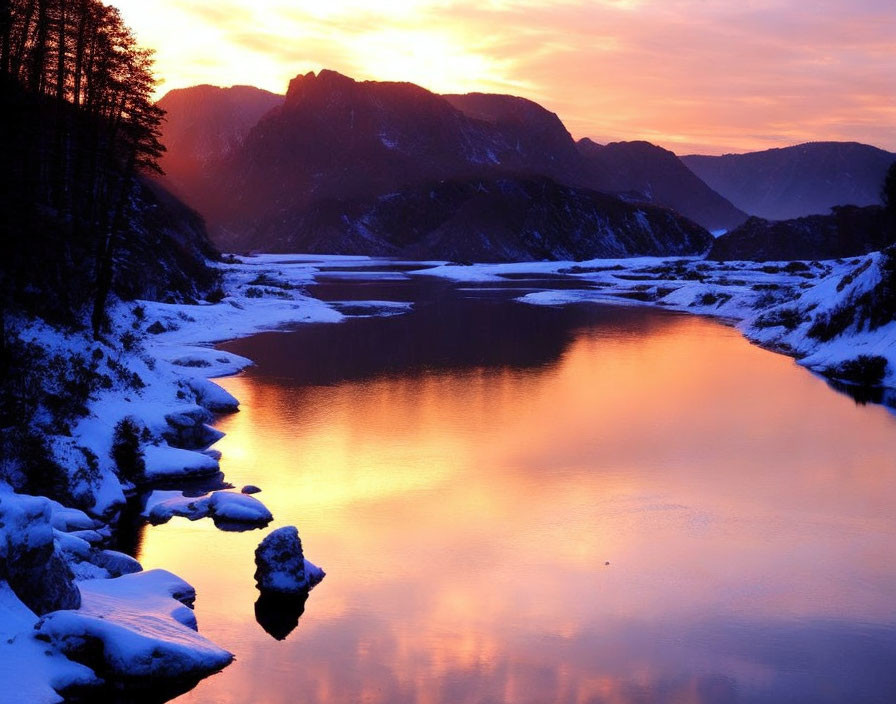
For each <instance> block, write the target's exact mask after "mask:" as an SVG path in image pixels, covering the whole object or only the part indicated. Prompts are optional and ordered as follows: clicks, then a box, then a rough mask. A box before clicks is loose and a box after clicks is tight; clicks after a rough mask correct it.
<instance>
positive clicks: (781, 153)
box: [681, 142, 896, 220]
mask: <svg viewBox="0 0 896 704" xmlns="http://www.w3.org/2000/svg"><path fill="white" fill-rule="evenodd" d="M681 159H682V161H683V162H684V163H685V164H686V165H687V166H688V167H689V168H690V169H691V170H692V171H693V172H694V173H695V174H697V176H699V177H700V178H702V179H703V180H704V181H705V182H706V183H707V184H709V186H710V187H711V188H713V189H715V190H716V191H718V192H719V193H721V194H722V195H723V196H725V197H726V198H727V199H728V200H730V201H731V202H732V203H734V205H736V206H737V207H738V208H740V209H741V210H744V211H745V212H747V213H750V214H751V215H756V216H759V217H762V218H767V219H769V220H786V219H789V218H797V217H801V216H804V215H814V214H825V213H827V212H828V211H829V210H830V209H831V208H832V207H833V206H835V205H859V206H864V205H879V204H880V189H881V184H882V183H883V179H884V174H885V173H886V171H887V168H888V167H889V165H890V164H891V163H893V161H894V160H896V154H892V153H890V152H886V151H884V150H882V149H878V148H876V147H871V146H868V145H867V144H858V143H856V142H810V143H807V144H799V145H796V146H793V147H785V148H783V149H768V150H766V151H761V152H751V153H748V154H725V155H724V156H696V155H692V156H684V157H682V158H681Z"/></svg>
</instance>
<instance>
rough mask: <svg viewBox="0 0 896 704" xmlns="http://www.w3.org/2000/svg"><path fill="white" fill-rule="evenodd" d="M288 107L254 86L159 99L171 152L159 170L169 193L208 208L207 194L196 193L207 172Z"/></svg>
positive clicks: (195, 90) (179, 92)
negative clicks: (268, 118) (261, 121)
mask: <svg viewBox="0 0 896 704" xmlns="http://www.w3.org/2000/svg"><path fill="white" fill-rule="evenodd" d="M282 102H283V96H282V95H276V94H274V93H269V92H268V91H266V90H261V89H259V88H254V87H252V86H233V87H232V88H218V87H217V86H209V85H201V86H194V87H192V88H182V89H176V90H172V91H169V92H168V93H166V94H165V96H164V97H163V98H162V99H161V100H159V102H158V105H159V107H161V108H163V109H164V110H165V112H166V118H165V122H164V124H163V125H162V142H163V143H164V144H165V146H166V148H167V151H166V152H165V153H164V155H163V156H162V158H161V160H160V162H159V165H160V166H161V167H162V169H163V170H164V171H165V179H164V180H165V181H166V183H167V184H168V185H169V187H170V188H172V189H174V190H175V191H177V192H179V193H185V194H187V196H188V197H189V199H190V200H191V201H192V203H193V205H194V207H197V208H203V206H204V204H205V203H206V202H207V200H208V198H207V195H206V194H205V193H203V192H201V191H197V186H199V185H200V184H204V183H205V182H206V180H207V179H206V178H205V176H206V171H207V170H209V169H213V168H214V166H215V164H217V163H218V162H219V161H221V159H222V158H224V157H226V156H227V155H229V154H230V153H231V152H232V151H233V150H234V149H236V148H237V147H238V146H239V145H241V144H242V143H243V140H244V139H245V137H246V135H247V134H248V132H249V130H250V129H252V127H254V126H255V124H256V123H257V122H258V120H259V118H260V117H261V116H262V115H264V114H265V113H266V112H268V111H269V110H271V109H272V108H274V107H276V106H277V105H280V104H281V103H282Z"/></svg>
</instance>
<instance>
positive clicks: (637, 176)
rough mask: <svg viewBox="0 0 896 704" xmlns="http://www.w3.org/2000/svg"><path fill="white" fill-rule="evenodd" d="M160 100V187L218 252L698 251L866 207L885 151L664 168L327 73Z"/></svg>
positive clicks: (503, 106) (483, 105) (530, 254)
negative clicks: (757, 223)
mask: <svg viewBox="0 0 896 704" xmlns="http://www.w3.org/2000/svg"><path fill="white" fill-rule="evenodd" d="M159 105H160V106H161V107H163V108H164V109H165V110H166V111H167V115H168V119H167V123H166V125H165V127H164V132H163V141H164V143H165V144H166V146H167V148H168V153H167V155H166V156H165V158H164V160H163V162H162V166H163V168H164V169H165V171H166V173H167V176H166V181H167V185H168V186H169V187H170V188H171V189H172V190H173V191H175V192H176V193H178V194H179V195H180V196H182V197H183V198H184V199H185V200H186V201H187V202H188V203H190V205H191V206H193V207H194V208H196V209H197V210H198V211H199V212H200V213H201V214H202V215H203V216H204V217H205V219H206V221H207V222H208V224H209V226H210V227H209V229H210V232H211V233H212V236H213V237H214V239H215V240H216V242H217V243H218V245H219V246H221V247H222V248H225V249H235V250H241V251H245V250H255V251H258V250H266V251H309V252H341V253H355V254H389V255H402V256H423V257H440V258H459V259H477V260H495V259H498V260H507V259H511V258H516V259H540V258H557V257H561V256H562V257H569V258H582V257H590V256H629V255H673V254H675V255H678V254H701V253H703V252H704V251H705V250H706V249H707V248H708V247H709V244H710V243H711V242H712V240H711V239H710V238H709V235H708V234H707V233H705V232H703V231H704V230H711V231H731V230H734V229H736V228H737V227H738V226H740V225H742V224H743V223H745V222H746V221H747V219H748V217H749V216H751V215H757V214H758V215H764V216H765V217H769V218H774V217H791V213H797V214H798V215H805V214H809V213H812V212H826V211H827V210H828V209H829V208H830V207H831V206H832V205H837V204H839V203H840V202H841V201H843V202H847V201H849V200H850V199H852V200H854V201H855V202H858V203H859V204H866V203H868V202H878V201H877V200H876V198H877V191H876V190H875V189H879V184H880V182H881V181H882V174H883V171H885V169H886V167H887V166H888V165H889V163H890V162H891V161H892V160H893V159H894V158H896V157H894V155H891V154H889V153H888V152H883V151H882V150H878V149H875V148H873V147H867V146H865V145H849V144H838V143H819V144H817V145H800V147H793V148H790V149H782V150H769V151H766V152H755V153H753V154H747V155H735V156H732V155H726V156H723V157H703V156H688V157H684V158H679V157H677V156H676V155H675V154H674V153H672V152H671V151H668V150H665V149H663V148H661V147H658V146H656V145H653V144H650V143H648V142H644V141H630V142H616V143H611V144H606V145H600V144H597V143H595V142H594V141H592V140H590V139H587V138H585V139H581V140H579V141H578V142H576V141H575V140H574V139H573V137H572V136H571V135H570V133H569V132H568V131H567V129H566V128H565V126H564V125H563V123H562V122H561V120H560V119H559V118H558V117H557V115H555V114H554V113H552V112H550V111H548V110H546V109H545V108H544V107H542V106H540V105H538V104H537V103H535V102H533V101H531V100H527V99H524V98H519V97H515V96H510V95H496V94H485V93H470V94H466V95H438V94H435V93H432V92H430V91H428V90H426V89H424V88H421V87H419V86H416V85H414V84H410V83H392V82H376V81H355V80H353V79H351V78H349V77H347V76H343V75H341V74H339V73H336V72H334V71H328V70H323V71H320V72H319V73H317V74H315V73H308V74H305V75H299V76H296V78H294V79H293V80H292V81H291V82H290V84H289V88H288V90H287V93H286V95H285V96H281V95H277V94H274V93H270V92H267V91H263V90H259V89H257V88H252V87H248V86H235V87H233V88H216V87H213V86H197V87H195V88H187V89H182V90H176V91H171V92H170V93H168V94H167V95H166V96H165V97H164V98H162V100H160V101H159ZM888 159H889V161H888ZM744 174H746V176H745V175H744ZM846 182H848V184H850V187H849V188H847V187H845V186H844V185H843V183H846ZM832 184H833V185H832ZM872 184H876V185H874V186H873V187H872ZM757 194H759V195H757ZM844 194H845V195H844ZM733 203H737V206H736V205H734V204H733ZM738 206H739V207H738ZM770 208H771V210H769V209H770ZM772 211H773V212H774V215H769V213H770V212H772ZM698 232H700V233H701V234H699V235H698V234H697V233H698Z"/></svg>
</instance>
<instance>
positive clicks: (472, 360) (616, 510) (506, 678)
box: [138, 282, 896, 704]
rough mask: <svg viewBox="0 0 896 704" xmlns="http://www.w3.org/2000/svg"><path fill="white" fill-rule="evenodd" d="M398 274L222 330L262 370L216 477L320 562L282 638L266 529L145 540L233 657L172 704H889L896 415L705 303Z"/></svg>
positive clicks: (226, 421) (233, 419)
mask: <svg viewBox="0 0 896 704" xmlns="http://www.w3.org/2000/svg"><path fill="white" fill-rule="evenodd" d="M366 286H367V288H364V287H365V284H364V283H363V282H358V283H356V284H351V283H348V284H333V285H331V286H329V287H328V286H327V285H324V286H321V287H320V288H319V290H318V293H319V295H321V296H322V297H329V298H338V299H341V300H344V299H346V298H352V297H353V296H354V297H356V298H358V299H361V298H369V297H371V296H372V293H371V288H370V287H371V286H372V284H369V283H368V284H366ZM404 286H405V287H404V288H403V285H399V284H395V285H394V286H392V288H391V289H390V287H389V285H386V287H385V288H386V289H387V290H381V289H382V286H381V287H380V289H377V290H376V295H377V296H380V297H387V296H388V297H391V298H393V299H401V298H402V297H404V298H410V299H414V300H417V301H418V304H417V305H416V307H415V309H414V310H413V312H411V313H409V314H407V315H400V316H394V317H385V318H376V317H374V318H354V319H351V320H349V321H347V322H345V323H340V324H329V325H305V326H301V327H299V328H298V329H296V330H293V331H290V332H278V333H264V334H260V335H256V336H254V337H251V338H246V339H243V340H237V341H234V342H231V343H228V344H227V345H225V346H224V347H225V348H226V349H228V350H230V351H233V352H236V353H239V354H242V355H246V356H248V357H250V358H252V359H254V360H255V361H256V363H257V365H256V366H255V367H252V368H251V369H249V370H248V371H247V372H245V373H243V374H241V375H239V376H235V377H230V378H226V379H222V380H220V383H221V384H222V385H223V386H224V387H225V388H226V389H227V390H229V391H230V392H231V393H233V394H235V395H236V396H237V397H238V398H239V399H240V401H241V411H240V412H239V413H236V414H234V415H230V416H226V417H223V418H222V419H220V422H219V423H218V426H217V427H219V428H220V429H221V430H223V431H224V432H225V433H226V434H227V435H226V437H224V438H223V439H222V440H221V441H220V442H219V443H218V444H217V445H216V447H217V448H218V449H220V450H221V452H222V453H223V458H222V461H221V466H222V470H223V471H224V473H225V475H226V478H227V480H228V481H230V482H231V483H233V484H234V485H235V486H236V487H240V486H242V485H243V484H247V483H252V484H257V485H258V486H260V487H261V488H262V490H263V491H262V493H260V494H258V495H257V496H258V498H259V499H261V500H263V501H264V502H265V503H266V505H267V506H268V507H269V508H270V509H271V511H272V512H273V513H274V516H275V522H274V523H273V524H272V526H271V527H277V526H280V525H289V524H293V525H296V526H297V527H298V529H299V533H300V535H301V537H302V540H303V543H304V548H305V554H306V557H308V558H309V559H310V560H312V561H313V562H315V563H316V564H319V565H320V566H322V567H323V568H324V569H325V570H326V572H327V577H326V579H324V581H323V582H322V583H321V584H320V585H319V586H317V587H316V588H315V589H314V590H313V591H312V592H311V594H310V597H309V598H308V600H307V603H305V604H304V605H303V606H304V613H303V614H301V618H300V619H299V622H298V626H297V627H296V628H295V629H294V630H290V629H291V626H292V624H291V623H290V617H289V616H281V617H279V618H273V619H272V618H271V617H270V616H269V615H268V616H266V615H265V614H264V612H262V613H261V616H260V618H259V619H257V618H256V606H255V602H256V599H257V596H258V592H257V591H256V589H255V587H254V581H253V571H254V564H253V551H254V549H255V547H256V545H257V544H258V542H259V540H260V539H261V537H262V536H263V534H264V532H259V531H249V532H245V533H226V532H222V531H219V530H217V529H216V528H215V527H214V525H213V524H212V523H211V522H210V521H197V522H195V523H190V522H188V521H186V520H184V519H175V520H173V521H171V522H170V523H168V524H166V525H162V526H156V527H149V528H147V529H145V531H144V532H143V534H142V536H141V539H140V545H139V551H138V557H139V559H140V560H141V562H142V563H143V565H144V566H145V567H146V568H153V567H163V568H165V569H169V570H171V571H173V572H175V573H176V574H178V575H180V576H182V577H183V578H185V579H186V580H187V581H189V582H190V583H192V584H193V585H194V586H195V587H196V591H197V595H198V597H197V602H196V614H197V618H198V621H199V626H200V630H201V632H202V633H203V634H204V635H206V636H207V637H209V638H211V639H212V640H214V641H215V642H216V643H218V644H219V645H221V646H222V647H225V648H227V649H229V650H231V651H233V652H234V653H235V654H236V658H237V659H236V661H235V662H234V664H233V665H231V666H230V667H228V668H227V669H226V670H225V671H223V672H222V673H220V674H218V675H215V676H213V677H210V678H208V679H207V680H205V681H203V682H201V683H200V684H199V685H198V686H197V687H196V688H195V689H193V690H192V691H191V692H188V693H187V694H185V695H183V696H182V697H180V698H179V699H178V701H182V702H185V703H186V702H192V703H200V702H201V703H203V704H212V703H213V704H224V703H226V702H233V703H239V704H246V703H248V702H251V703H253V704H275V703H277V704H279V703H283V704H286V703H287V702H289V703H293V702H319V703H328V704H329V703H332V704H341V703H348V702H366V703H382V704H397V703H401V702H415V703H419V704H436V703H445V704H465V703H467V702H469V703H473V702H477V703H479V702H508V703H514V704H516V703H520V702H532V703H542V702H569V703H581V704H585V703H596V702H734V701H738V702H780V701H788V702H807V703H808V702H812V703H813V704H817V703H818V702H844V701H850V702H891V701H893V700H894V698H896V550H894V549H893V547H894V545H896V511H894V506H896V415H894V414H893V412H892V411H889V410H887V409H885V408H884V407H881V406H874V405H867V406H864V405H858V404H857V403H856V402H854V401H853V400H852V399H850V398H849V397H848V396H846V395H843V394H840V393H838V392H836V391H834V390H832V389H831V388H830V387H829V386H828V385H827V384H826V383H825V382H824V381H823V380H821V379H820V378H818V377H817V376H815V375H813V374H811V373H810V372H808V371H806V370H805V369H803V368H801V367H799V366H797V365H796V364H795V362H794V361H793V360H792V359H790V358H788V357H785V356H781V355H776V354H773V353H771V352H768V351H765V350H762V349H760V348H758V347H755V346H753V345H751V344H749V343H748V342H747V341H746V340H744V339H743V338H742V337H741V335H740V334H739V333H738V332H737V331H736V330H734V329H732V328H730V327H727V326H725V325H723V324H721V323H719V322H717V321H713V320H710V319H707V318H700V317H695V316H689V315H683V314H675V313H670V312H668V311H662V310H656V309H652V308H647V307H622V306H603V305H593V304H592V305H574V306H567V307H564V308H554V307H538V306H530V305H525V304H522V303H516V302H514V301H512V300H511V299H510V297H509V296H508V295H507V293H506V292H502V291H491V290H484V289H481V290H467V291H464V290H460V291H455V290H453V289H452V288H451V287H450V286H449V285H448V284H444V285H435V284H433V285H431V286H422V287H420V286H418V287H417V288H406V286H407V285H404ZM265 532H266V531H265ZM295 615H296V614H293V617H294V616H295ZM259 621H261V624H260V623H259ZM263 626H264V627H263ZM265 628H267V630H265ZM269 631H270V632H273V634H274V635H271V633H269ZM278 638H282V639H278Z"/></svg>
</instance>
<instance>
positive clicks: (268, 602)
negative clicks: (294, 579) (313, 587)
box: [255, 591, 309, 640]
mask: <svg viewBox="0 0 896 704" xmlns="http://www.w3.org/2000/svg"><path fill="white" fill-rule="evenodd" d="M308 594H309V591H303V592H299V593H298V594H281V593H278V592H261V593H260V594H259V595H258V599H257V600H256V602H255V620H256V621H258V625H259V626H261V627H262V628H263V629H264V630H265V631H266V632H267V633H268V634H270V635H271V636H272V637H273V638H275V639H276V640H283V639H284V638H286V636H288V635H289V634H290V633H292V632H293V631H294V630H295V629H296V628H297V627H298V625H299V619H300V618H302V614H303V613H305V603H306V602H307V601H308Z"/></svg>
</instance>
